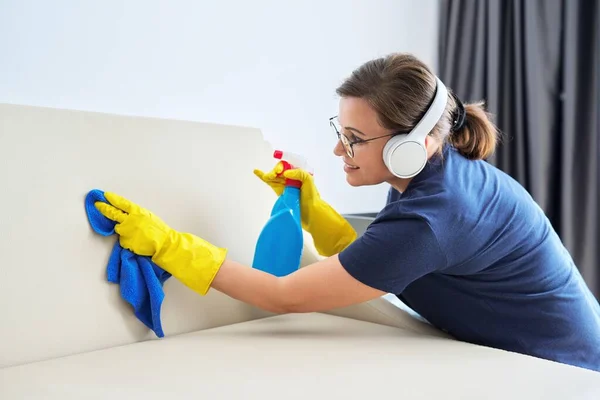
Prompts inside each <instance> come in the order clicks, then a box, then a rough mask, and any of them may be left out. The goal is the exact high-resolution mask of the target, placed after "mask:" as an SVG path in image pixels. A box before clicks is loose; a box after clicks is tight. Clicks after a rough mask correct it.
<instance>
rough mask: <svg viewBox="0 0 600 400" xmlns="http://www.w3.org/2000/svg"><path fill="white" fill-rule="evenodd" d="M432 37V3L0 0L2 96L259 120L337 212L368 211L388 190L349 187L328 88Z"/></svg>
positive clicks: (428, 54) (427, 46)
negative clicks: (308, 170)
mask: <svg viewBox="0 0 600 400" xmlns="http://www.w3.org/2000/svg"><path fill="white" fill-rule="evenodd" d="M436 46H437V0H419V1H415V0H354V1H349V0H329V1H324V0H322V1H318V0H310V1H293V2H291V1H281V0H279V1H277V0H254V1H243V0H239V1H233V0H220V1H216V0H215V1H214V2H213V1H192V0H189V1H183V0H170V1H167V0H164V1H158V0H129V1H123V0H103V1H94V2H92V1H79V0H72V1H68V0H55V1H52V2H50V1H45V0H39V1H33V0H1V1H0V57H1V61H0V102H6V103H18V104H30V105H40V106H50V107H60V108H72V109H80V110H91V111H101V112H109V113H119V114H129V115H143V116H156V117H166V118H176V119H188V120H199V121H211V122H222V123H228V124H236V125H249V126H254V127H258V128H260V129H262V131H263V133H264V135H265V137H266V138H267V140H268V141H270V142H271V143H272V144H273V146H275V147H280V148H283V149H287V150H291V151H295V152H299V153H303V154H305V155H306V156H307V157H309V159H310V160H311V163H312V165H313V167H314V169H315V178H316V181H317V185H318V187H319V190H320V192H321V194H322V195H323V197H325V199H327V200H328V201H329V202H330V203H331V204H332V205H334V207H336V208H337V209H338V210H339V211H340V212H374V211H378V210H379V209H380V207H381V206H382V205H383V202H384V199H385V192H386V190H387V187H385V186H383V185H379V186H377V187H369V188H358V189H357V188H351V187H350V186H348V185H347V184H346V181H345V178H344V173H343V171H342V165H341V161H340V160H338V159H336V158H335V157H334V156H333V153H332V149H333V146H334V145H335V137H334V135H333V134H332V132H331V131H330V128H329V125H328V118H329V117H330V116H332V115H335V114H337V98H336V96H335V88H336V86H337V85H338V84H339V83H340V82H341V80H342V79H343V78H344V77H345V76H346V75H348V74H349V73H350V72H351V70H352V69H353V68H355V67H357V66H358V65H359V64H361V63H362V62H364V61H367V60H368V59H370V58H373V57H376V56H379V55H383V54H385V53H388V52H392V51H408V52H413V53H414V54H416V55H417V56H420V57H421V58H422V59H423V60H424V61H426V62H428V63H430V64H431V65H433V66H434V67H435V57H436ZM234 145H235V143H232V146H234ZM248 172H249V173H252V172H251V171H248ZM206 173H214V171H207V172H206Z"/></svg>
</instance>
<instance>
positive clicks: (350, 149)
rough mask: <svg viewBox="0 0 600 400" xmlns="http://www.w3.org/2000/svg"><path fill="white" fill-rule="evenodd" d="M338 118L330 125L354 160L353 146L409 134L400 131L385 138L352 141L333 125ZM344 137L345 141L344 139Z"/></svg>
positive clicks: (332, 118)
mask: <svg viewBox="0 0 600 400" xmlns="http://www.w3.org/2000/svg"><path fill="white" fill-rule="evenodd" d="M337 117H338V116H337V115H334V116H333V117H331V118H329V125H330V126H331V127H332V128H333V130H334V131H335V133H336V134H337V137H338V140H339V141H341V142H342V145H343V146H344V149H345V150H346V154H347V155H348V157H350V158H354V147H353V146H354V145H355V144H361V143H367V142H370V141H373V140H376V139H381V138H384V137H390V136H396V135H402V134H406V133H407V132H402V131H400V132H393V133H390V134H387V135H383V136H377V137H374V138H370V139H359V140H355V141H351V140H350V139H348V136H346V135H344V134H343V133H340V131H339V130H338V128H337V127H336V126H335V124H334V123H333V120H334V119H336V118H337ZM342 137H343V138H344V139H342ZM344 140H345V141H344Z"/></svg>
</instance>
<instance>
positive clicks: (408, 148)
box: [383, 135, 427, 178]
mask: <svg viewBox="0 0 600 400" xmlns="http://www.w3.org/2000/svg"><path fill="white" fill-rule="evenodd" d="M383 162H384V163H385V165H386V167H387V168H388V170H389V171H390V172H391V173H392V174H393V175H394V176H396V177H398V178H412V177H413V176H415V175H417V174H418V173H419V172H421V170H422V169H423V167H425V164H426V163H427V149H426V148H425V143H421V142H419V141H416V140H414V139H408V135H397V136H394V137H392V138H391V139H390V140H388V142H387V143H386V144H385V147H384V148H383Z"/></svg>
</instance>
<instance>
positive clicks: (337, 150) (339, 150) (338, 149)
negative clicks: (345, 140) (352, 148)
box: [333, 139, 345, 157]
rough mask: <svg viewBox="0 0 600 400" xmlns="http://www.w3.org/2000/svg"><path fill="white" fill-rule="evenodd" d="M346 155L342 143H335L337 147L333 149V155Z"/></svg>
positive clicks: (339, 141)
mask: <svg viewBox="0 0 600 400" xmlns="http://www.w3.org/2000/svg"><path fill="white" fill-rule="evenodd" d="M344 153H345V150H344V145H343V144H342V141H341V140H339V139H338V141H337V142H336V143H335V147H334V148H333V154H335V155H336V156H338V157H340V156H342V155H344Z"/></svg>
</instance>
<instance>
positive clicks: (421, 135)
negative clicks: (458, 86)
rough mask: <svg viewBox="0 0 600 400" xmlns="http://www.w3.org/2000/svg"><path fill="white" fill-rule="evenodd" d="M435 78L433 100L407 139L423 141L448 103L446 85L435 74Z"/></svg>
mask: <svg viewBox="0 0 600 400" xmlns="http://www.w3.org/2000/svg"><path fill="white" fill-rule="evenodd" d="M435 80H436V82H437V85H436V91H435V97H434V98H433V102H432V103H431V106H429V109H427V112H426V113H425V115H424V116H423V118H421V120H420V121H419V122H418V123H417V125H415V127H414V128H413V129H412V130H411V131H410V133H409V134H408V138H409V139H413V140H418V141H424V140H425V137H426V136H427V135H428V134H429V132H431V130H432V129H433V128H434V127H435V125H436V124H437V123H438V121H439V120H440V118H441V117H442V115H444V111H445V110H446V104H447V103H448V89H446V85H444V83H443V82H442V81H441V80H440V78H438V77H437V76H436V77H435Z"/></svg>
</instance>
